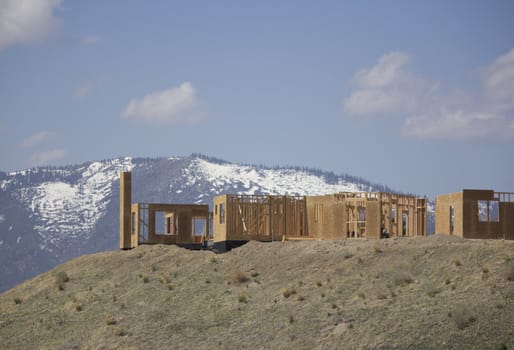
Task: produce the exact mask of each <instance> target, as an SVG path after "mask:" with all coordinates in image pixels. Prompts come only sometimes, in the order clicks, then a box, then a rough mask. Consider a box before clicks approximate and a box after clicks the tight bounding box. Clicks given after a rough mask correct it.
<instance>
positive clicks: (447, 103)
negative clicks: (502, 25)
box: [343, 49, 514, 140]
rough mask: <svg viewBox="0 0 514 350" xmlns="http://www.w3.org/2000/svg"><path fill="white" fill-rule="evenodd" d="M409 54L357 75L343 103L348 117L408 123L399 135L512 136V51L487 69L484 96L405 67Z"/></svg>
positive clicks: (386, 57) (384, 58) (385, 60)
mask: <svg viewBox="0 0 514 350" xmlns="http://www.w3.org/2000/svg"><path fill="white" fill-rule="evenodd" d="M409 59H410V58H409V55H407V54H406V53H402V52H393V53H390V54H387V55H384V56H382V57H381V58H380V59H379V60H378V62H377V64H376V65H375V66H373V67H371V68H368V69H363V70H361V71H359V72H357V73H356V74H355V76H354V78H353V84H354V91H353V92H352V93H351V94H350V96H349V97H347V98H346V99H345V100H344V101H343V110H344V113H345V114H346V115H347V116H353V117H355V116H358V117H367V116H374V117H387V116H396V117H398V118H402V119H403V120H404V125H403V127H402V130H401V133H402V135H403V136H406V137H415V138H422V139H461V140H463V139H477V138H486V137H490V138H498V139H504V140H506V139H513V138H514V111H513V109H514V49H512V50H510V51H509V52H508V53H507V54H505V55H503V56H501V57H499V58H498V59H497V60H495V61H494V62H493V63H492V64H491V65H490V66H489V67H486V68H485V69H484V70H483V71H484V75H483V79H482V84H483V90H484V95H485V96H473V95H472V94H471V93H469V92H467V91H465V90H462V89H454V90H451V91H443V89H442V88H441V86H442V84H441V83H439V82H435V81H431V80H429V79H426V78H424V77H422V76H419V75H416V74H414V73H413V72H411V71H409V70H408V69H407V64H408V62H409Z"/></svg>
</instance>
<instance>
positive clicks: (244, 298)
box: [238, 293, 248, 304]
mask: <svg viewBox="0 0 514 350" xmlns="http://www.w3.org/2000/svg"><path fill="white" fill-rule="evenodd" d="M238 300H239V302H240V303H245V304H246V303H247V302H248V298H247V296H246V294H243V293H241V294H239V296H238Z"/></svg>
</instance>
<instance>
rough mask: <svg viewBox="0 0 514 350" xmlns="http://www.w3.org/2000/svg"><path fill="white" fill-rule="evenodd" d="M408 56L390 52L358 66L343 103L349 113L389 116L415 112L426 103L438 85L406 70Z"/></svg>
mask: <svg viewBox="0 0 514 350" xmlns="http://www.w3.org/2000/svg"><path fill="white" fill-rule="evenodd" d="M409 61H410V56H409V55H408V54H406V53H404V52H392V53H389V54H386V55H384V56H382V57H381V58H380V59H379V60H378V62H377V64H376V65H375V66H373V67H371V68H369V69H362V70H360V71H359V72H357V74H355V76H354V78H353V85H354V86H355V88H356V89H355V90H354V91H353V92H352V94H351V95H350V96H349V97H348V98H346V99H345V100H344V102H343V110H344V112H345V114H347V115H349V116H361V117H362V116H380V117H384V116H390V115H396V116H397V115H398V114H401V113H410V112H413V111H416V110H417V109H419V108H420V106H422V105H424V104H427V103H428V101H429V100H430V98H431V97H432V95H433V93H434V91H435V90H437V88H438V84H435V83H431V82H429V81H427V80H425V79H422V78H421V77H418V76H416V75H414V74H413V73H411V72H410V71H409V70H408V69H407V67H406V66H407V64H408V63H409Z"/></svg>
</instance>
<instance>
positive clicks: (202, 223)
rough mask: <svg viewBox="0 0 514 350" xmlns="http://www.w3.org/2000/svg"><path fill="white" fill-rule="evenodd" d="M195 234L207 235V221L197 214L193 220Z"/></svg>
mask: <svg viewBox="0 0 514 350" xmlns="http://www.w3.org/2000/svg"><path fill="white" fill-rule="evenodd" d="M191 226H192V228H193V232H192V234H193V236H206V232H205V230H206V228H207V221H206V219H205V218H204V217H201V216H196V217H193V222H192V225H191Z"/></svg>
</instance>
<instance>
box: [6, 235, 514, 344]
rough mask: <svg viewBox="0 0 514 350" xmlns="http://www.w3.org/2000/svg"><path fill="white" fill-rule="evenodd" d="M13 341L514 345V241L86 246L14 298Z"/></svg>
mask: <svg viewBox="0 0 514 350" xmlns="http://www.w3.org/2000/svg"><path fill="white" fill-rule="evenodd" d="M0 348H1V349H118V348H119V349H174V348H177V349H192V348H195V349H212V348H214V349H216V348H219V349H245V348H246V349H249V348H251V349H291V348H295V349H297V348H299V349H341V348H348V349H361V348H362V349H370V348H371V349H404V348H412V349H432V348H445V349H514V242H510V241H487V240H480V241H479V240H466V241H464V240H458V239H450V238H445V237H439V236H434V237H430V238H408V239H407V238H405V239H389V240H381V241H378V240H359V239H355V240H346V241H337V242H334V241H312V242H286V243H280V242H276V243H257V242H250V243H248V244H247V245H245V246H243V247H241V248H238V249H235V250H233V251H231V252H229V253H226V254H221V255H215V254H214V253H212V252H208V251H200V252H198V251H196V252H195V251H188V250H185V249H181V248H178V247H175V246H162V245H156V246H142V247H139V248H137V249H134V250H131V251H124V252H106V253H99V254H94V255H88V256H83V257H80V258H78V259H74V260H72V261H69V262H67V263H65V264H63V265H61V266H59V267H57V268H56V269H54V270H52V271H50V272H48V273H45V274H42V275H40V276H38V277H36V278H34V279H32V280H30V281H27V282H25V283H23V284H21V285H20V286H18V287H16V288H14V289H12V290H9V291H7V292H5V293H3V294H2V295H0Z"/></svg>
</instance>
